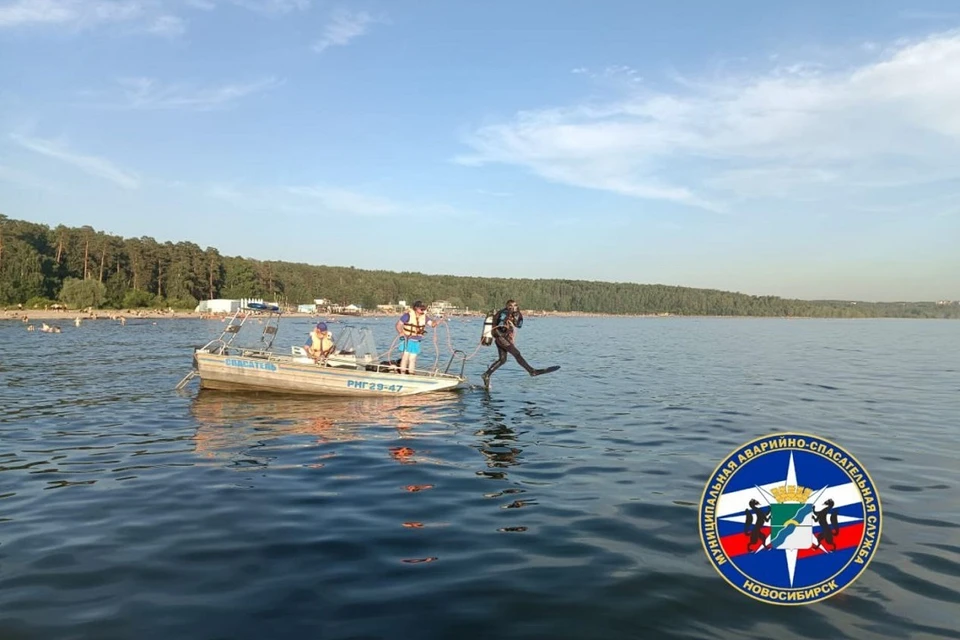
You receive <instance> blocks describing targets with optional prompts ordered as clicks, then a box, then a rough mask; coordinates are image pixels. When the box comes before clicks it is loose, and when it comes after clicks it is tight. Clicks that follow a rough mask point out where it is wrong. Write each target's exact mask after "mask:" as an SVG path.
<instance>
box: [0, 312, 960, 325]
mask: <svg viewBox="0 0 960 640" xmlns="http://www.w3.org/2000/svg"><path fill="white" fill-rule="evenodd" d="M232 315H233V314H232V313H231V314H200V313H197V312H195V311H157V310H152V311H146V310H143V309H140V310H134V309H129V310H128V309H123V310H114V309H97V310H95V311H93V312H92V313H87V312H86V311H80V310H72V311H71V310H67V311H53V310H44V309H32V310H31V309H24V310H22V311H21V310H18V309H6V310H5V311H0V320H6V321H22V319H23V318H24V317H26V318H27V322H26V323H31V322H34V321H40V322H48V321H50V322H52V321H60V322H73V321H74V320H75V319H76V318H81V319H82V320H114V321H118V320H119V319H120V318H124V319H126V320H207V321H210V322H217V321H224V320H225V319H227V318H230V317H231V316H232ZM484 315H485V314H467V315H456V316H447V319H448V320H454V321H457V320H458V319H463V320H476V319H481V318H483V317H484ZM394 316H396V317H399V316H400V314H399V312H398V313H383V312H370V313H365V314H363V315H360V316H356V315H339V314H318V313H302V312H299V311H291V312H288V313H284V314H283V317H284V318H314V319H321V320H324V321H327V322H351V321H355V320H362V319H364V318H391V317H394ZM537 318H739V319H754V320H757V319H770V320H944V319H947V320H951V319H954V318H922V317H918V318H912V317H907V316H874V317H860V318H841V317H833V316H759V315H758V316H750V315H711V314H704V315H687V314H673V313H645V314H628V313H593V312H586V311H546V312H540V311H536V312H528V313H526V314H525V319H537ZM26 323H25V324H26Z"/></svg>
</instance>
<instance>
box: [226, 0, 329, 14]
mask: <svg viewBox="0 0 960 640" xmlns="http://www.w3.org/2000/svg"><path fill="white" fill-rule="evenodd" d="M230 2H232V4H235V5H237V6H238V7H243V8H244V9H249V10H251V11H256V12H257V13H263V14H279V15H282V14H287V13H292V12H294V11H306V10H307V9H309V8H310V0H230Z"/></svg>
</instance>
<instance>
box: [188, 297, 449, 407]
mask: <svg viewBox="0 0 960 640" xmlns="http://www.w3.org/2000/svg"><path fill="white" fill-rule="evenodd" d="M282 313H283V312H282V310H281V309H280V308H279V307H278V306H276V305H271V304H264V303H258V302H251V303H247V304H246V305H244V306H242V307H240V308H239V309H238V310H237V311H236V312H235V313H234V315H233V316H232V317H231V318H230V322H229V324H227V326H226V327H224V329H223V332H222V333H221V334H220V336H219V337H218V338H216V339H214V340H211V341H210V342H209V343H207V344H206V345H204V346H203V347H200V348H198V349H194V353H193V370H192V371H191V372H190V374H188V375H187V376H186V377H185V378H184V379H183V380H181V382H180V384H178V385H177V388H178V389H180V388H183V387H184V386H185V385H186V383H187V382H188V381H189V380H190V379H191V378H192V377H194V376H199V378H200V388H201V389H219V390H223V391H269V392H277V393H289V394H307V395H324V396H409V395H415V394H423V393H432V392H436V391H447V390H454V389H457V388H459V387H461V385H464V384H465V383H466V378H465V377H464V375H463V371H464V367H465V365H466V355H465V354H464V353H463V352H462V351H459V350H455V351H454V352H453V354H451V356H450V359H449V361H448V362H447V364H446V367H445V368H444V369H443V370H441V369H440V366H439V365H440V363H439V358H438V360H437V362H436V363H434V365H433V367H431V368H427V369H421V368H418V369H417V370H415V371H414V372H412V373H400V372H399V370H398V368H397V361H391V360H388V359H387V356H389V350H388V352H387V353H386V354H379V353H378V351H377V349H376V341H375V338H374V335H373V333H372V330H371V329H370V328H368V327H356V326H345V327H344V328H343V329H342V331H340V332H339V334H338V335H336V336H334V344H335V348H334V351H333V352H332V353H331V354H330V355H329V356H326V357H321V358H319V359H314V358H313V357H311V356H310V355H308V353H307V351H306V350H305V349H304V348H303V347H299V346H292V347H290V351H289V352H278V351H276V350H274V348H273V343H274V340H275V339H276V335H277V330H278V328H279V324H280V318H281V316H282ZM254 316H258V320H262V325H263V330H262V332H261V333H260V341H259V342H258V343H256V344H252V345H249V346H237V345H236V344H235V343H237V342H238V336H239V335H240V334H241V333H242V332H243V329H244V327H245V326H254V327H259V326H260V324H261V323H260V322H255V323H248V322H247V321H248V320H249V319H250V318H251V317H254ZM264 316H265V317H264ZM248 333H249V332H248ZM458 356H459V357H460V367H459V371H458V372H451V367H453V365H454V362H455V360H456V359H457V357H458ZM418 364H419V363H418Z"/></svg>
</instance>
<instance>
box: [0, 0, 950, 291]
mask: <svg viewBox="0 0 960 640" xmlns="http://www.w3.org/2000/svg"><path fill="white" fill-rule="evenodd" d="M0 213H3V214H5V215H7V216H8V217H10V218H15V219H21V220H30V221H34V222H39V223H43V224H49V225H51V226H53V225H57V224H65V225H69V226H82V225H90V226H92V227H94V228H95V229H97V230H101V231H105V232H108V233H112V234H116V235H121V236H124V237H140V236H150V237H153V238H155V239H157V240H159V241H167V240H169V241H173V242H177V241H190V242H195V243H197V244H198V245H200V246H201V247H207V246H214V247H216V248H218V249H219V250H220V251H221V253H223V254H225V255H243V256H245V257H250V258H257V259H264V260H287V261H292V262H304V263H310V264H327V265H342V266H355V267H357V268H372V269H387V270H393V271H420V272H425V273H434V274H453V275H473V276H491V277H517V278H568V279H584V280H603V281H611V282H638V283H645V284H666V285H678V286H688V287H704V288H711V289H722V290H727V291H739V292H743V293H749V294H754V295H775V296H783V297H790V298H804V299H856V300H875V301H886V300H941V299H951V300H958V299H960V5H957V3H956V2H934V1H927V0H918V1H916V2H898V3H897V2H887V1H882V0H880V1H870V2H866V1H860V2H844V3H836V2H804V3H763V2H744V1H740V0H730V1H728V2H722V3H718V2H708V1H706V0H704V1H702V2H693V1H690V2H685V3H645V2H635V1H632V0H607V1H605V2H587V1H586V0H582V1H580V2H573V1H569V0H527V1H525V2H516V1H515V0H514V1H505V0H490V1H487V2H482V3H481V2H451V1H449V0H417V1H416V2H414V1H409V0H349V1H347V0H330V1H327V0H0Z"/></svg>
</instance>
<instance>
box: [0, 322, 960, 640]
mask: <svg viewBox="0 0 960 640" xmlns="http://www.w3.org/2000/svg"><path fill="white" fill-rule="evenodd" d="M284 322H285V323H284V324H283V325H282V329H281V332H280V334H279V336H278V340H277V343H278V345H281V346H282V347H283V349H284V350H286V349H288V348H289V346H290V345H292V344H302V343H303V341H304V338H305V336H306V334H307V332H308V330H309V328H310V324H311V323H310V322H309V320H307V319H291V320H287V321H284ZM61 324H62V326H63V333H61V334H42V333H38V332H32V333H31V332H27V331H26V330H25V328H24V325H23V324H21V323H19V322H14V321H3V322H0V345H2V346H0V394H2V396H0V399H2V409H3V413H2V418H0V638H3V639H5V640H6V639H18V640H19V639H33V638H38V639H39V638H42V639H44V640H52V639H60V638H91V639H93V638H95V639H97V640H107V639H112V638H129V639H136V640H148V639H153V638H156V639H158V640H160V639H163V640H168V639H171V638H177V639H178V640H187V639H194V638H196V639H204V640H207V639H216V638H255V639H257V640H263V639H265V638H308V637H309V638H325V639H327V638H431V639H432V638H454V637H462V638H497V639H498V640H507V639H513V638H550V639H554V640H555V639H558V638H709V639H711V640H712V639H716V638H777V639H778V640H783V639H785V638H810V637H829V638H833V639H836V638H878V637H882V638H934V637H941V638H960V632H958V628H960V622H958V621H960V497H958V496H960V461H958V459H960V455H958V454H960V445H958V436H960V426H958V424H960V323H958V322H955V321H935V320H920V321H917V320H782V319H713V318H632V319H630V318H622V319H621V318H604V319H590V318H528V319H527V321H526V323H525V325H524V327H523V329H521V330H520V332H519V336H518V341H519V347H520V349H521V351H522V352H523V353H524V354H525V355H526V356H527V358H528V360H530V361H531V363H533V364H534V366H547V365H551V364H560V365H562V369H561V370H560V371H558V372H556V373H552V374H549V375H546V376H542V377H538V378H530V377H528V376H527V375H526V374H525V373H524V372H523V371H522V370H521V369H520V368H519V366H518V365H517V364H516V363H515V362H514V361H513V360H512V359H511V360H510V361H509V362H508V363H507V364H506V365H504V366H503V367H502V368H501V369H500V371H499V372H497V373H496V374H495V376H494V378H493V387H492V389H491V391H490V392H489V393H487V392H486V391H484V390H483V389H482V388H480V387H479V384H480V378H479V375H480V373H481V372H482V371H483V369H484V368H485V367H486V366H487V364H489V362H490V361H492V360H493V359H494V358H495V352H494V350H493V347H490V348H484V349H481V350H480V352H479V353H478V354H477V356H476V357H475V358H473V359H471V360H470V361H469V362H468V364H467V374H468V376H469V377H470V379H471V382H473V383H475V384H476V385H477V387H476V388H474V389H469V390H465V391H461V392H453V393H446V394H442V395H436V396H429V395H428V396H417V397H410V398H388V399H382V400H378V399H372V398H367V399H358V400H334V401H329V400H327V401H321V400H310V399H291V398H277V397H269V396H251V395H237V394H225V393H220V392H212V391H203V392H198V390H197V385H196V383H197V381H196V380H194V381H193V382H191V383H190V385H189V386H188V387H187V388H186V389H185V390H184V391H183V392H176V391H175V390H174V387H175V386H176V384H177V382H178V381H179V380H180V379H181V378H182V377H183V376H184V375H185V374H186V373H187V372H188V371H189V370H190V353H191V348H192V347H193V346H199V345H201V344H203V343H204V342H206V341H207V340H209V339H211V338H213V337H215V336H216V335H217V334H218V333H219V331H220V330H221V329H222V326H223V325H222V324H221V323H219V322H211V321H200V320H182V321H180V320H160V321H157V322H156V323H154V322H153V321H149V320H137V321H131V322H128V323H127V324H126V326H121V325H119V324H117V323H114V322H110V321H105V320H101V321H90V322H87V323H85V324H83V325H82V326H81V327H79V328H77V327H74V326H73V324H72V323H71V322H69V320H67V319H65V320H64V321H63V322H62V323H61ZM357 324H361V325H367V326H374V327H377V328H378V330H379V331H380V332H381V333H380V336H381V337H380V345H379V346H380V348H386V347H387V346H388V345H389V341H390V339H392V333H391V332H392V328H391V324H392V320H390V319H370V320H366V319H363V320H359V321H358V322H357ZM341 326H342V325H338V324H335V325H332V327H331V328H333V329H334V331H335V332H336V331H337V330H338V329H339V328H340V327H341ZM450 329H451V333H452V341H453V344H454V345H455V346H456V347H458V348H461V349H464V350H465V351H467V353H470V352H472V351H473V350H474V347H475V346H476V344H477V341H478V339H479V334H480V321H479V320H477V319H474V320H471V321H460V320H453V321H451V323H450ZM440 336H441V340H440V341H439V344H440V346H441V348H442V350H443V352H444V353H446V345H445V344H444V343H445V342H446V338H445V331H444V330H443V328H441V331H440ZM432 348H433V347H432V345H431V344H430V342H429V341H428V343H427V347H426V348H425V350H424V354H423V355H422V356H421V363H423V362H424V361H426V362H427V363H432V362H434V361H435V355H434V354H433V351H432ZM444 362H445V359H444ZM784 430H796V431H802V432H807V433H812V434H816V435H819V436H822V437H824V438H827V439H831V440H833V441H835V442H837V443H838V444H840V445H842V446H843V447H845V448H846V449H847V450H848V451H850V452H851V453H852V454H853V455H854V456H856V457H857V458H858V459H859V460H860V462H861V463H862V464H863V465H864V466H865V467H866V469H867V470H868V472H869V473H870V475H871V476H872V478H873V481H874V482H875V483H876V486H877V488H878V490H879V494H880V498H881V501H882V505H883V518H884V519H883V523H882V538H881V540H880V546H879V550H878V552H877V554H876V556H875V557H874V559H873V561H872V562H871V564H870V565H869V567H868V568H867V570H866V572H865V573H863V574H862V576H861V577H860V578H859V579H858V580H857V581H856V582H855V583H854V584H853V585H852V586H850V587H849V588H847V589H846V590H844V591H843V592H842V593H840V594H838V595H836V596H834V597H833V598H830V599H829V600H827V601H825V602H822V603H819V604H814V605H809V606H803V607H778V606H773V605H768V604H764V603H760V602H757V601H755V600H752V599H751V598H749V597H747V596H745V595H743V594H741V593H740V592H739V591H737V590H735V589H733V588H732V587H730V586H729V585H728V584H727V583H726V582H724V581H723V580H722V579H721V577H720V576H719V575H718V573H717V572H716V571H715V570H714V569H713V568H712V566H711V565H710V564H709V562H708V560H707V557H706V555H705V553H704V548H703V545H702V544H701V541H700V538H699V533H698V503H699V501H700V499H701V495H702V493H703V490H704V487H705V485H706V483H707V481H708V479H709V478H710V477H711V474H712V472H713V470H714V468H715V467H716V466H717V465H718V464H719V463H720V461H721V460H722V459H723V457H724V456H726V455H727V454H728V453H729V452H730V451H731V450H733V449H735V448H736V447H737V446H738V445H740V444H742V443H745V442H746V441H748V440H750V439H752V438H754V437H758V436H761V435H764V434H767V433H772V432H778V431H784Z"/></svg>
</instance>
